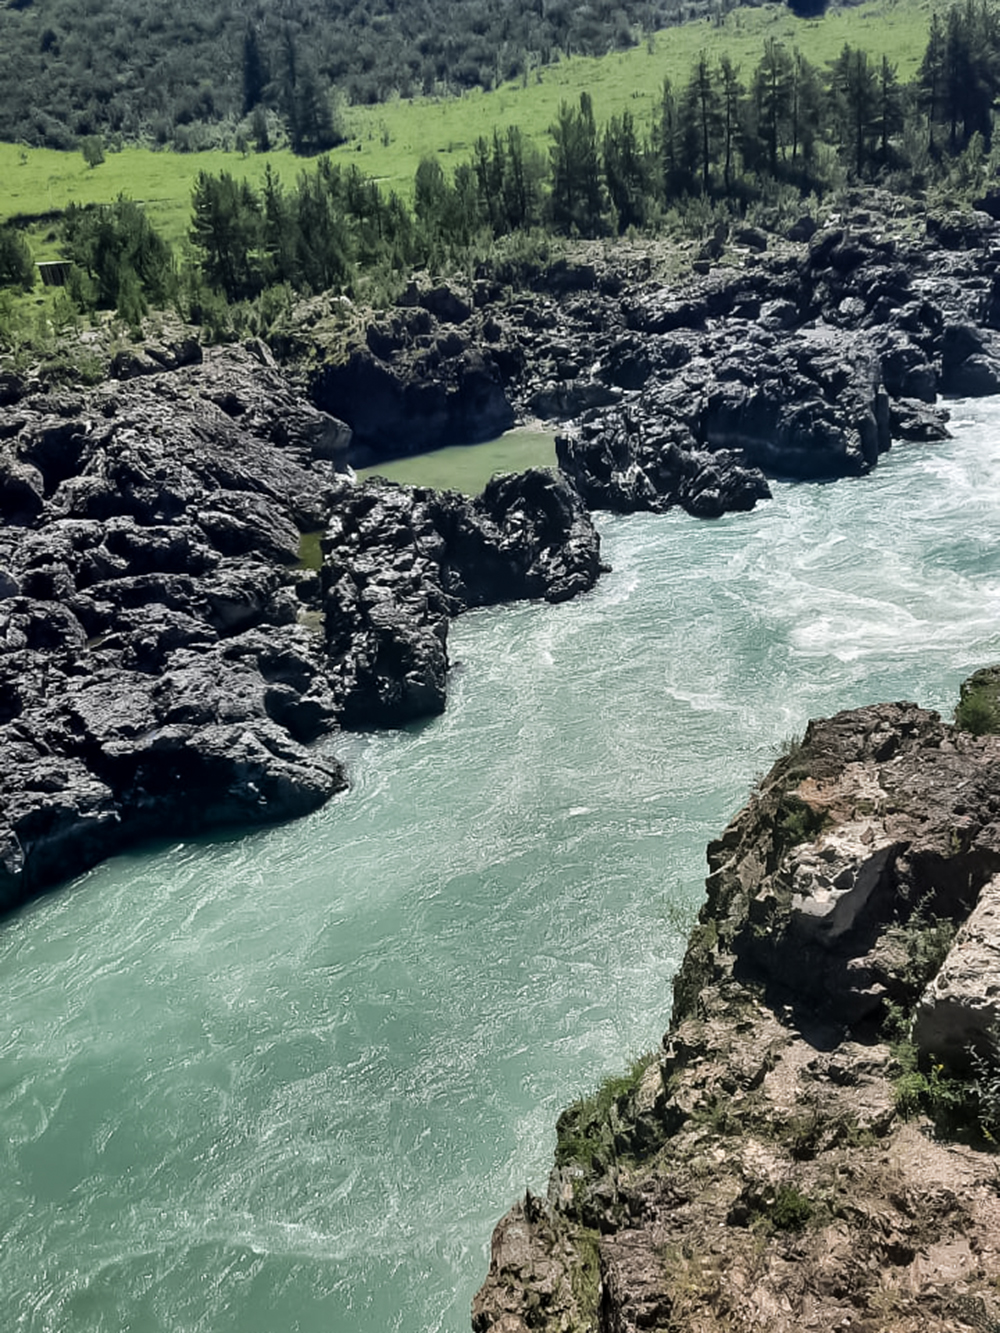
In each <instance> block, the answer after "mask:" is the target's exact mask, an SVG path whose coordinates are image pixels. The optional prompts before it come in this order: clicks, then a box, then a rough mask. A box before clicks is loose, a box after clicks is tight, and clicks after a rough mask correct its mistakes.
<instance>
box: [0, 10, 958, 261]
mask: <svg viewBox="0 0 1000 1333" xmlns="http://www.w3.org/2000/svg"><path fill="white" fill-rule="evenodd" d="M931 10H932V4H931V0H868V2H867V3H865V4H861V5H858V6H856V7H853V8H849V9H842V10H838V11H835V12H832V13H828V14H827V15H826V16H825V17H824V18H822V19H812V20H800V19H796V18H795V17H794V15H793V14H792V13H791V11H790V10H789V9H787V8H786V7H785V6H784V5H776V4H770V5H764V6H762V7H761V8H757V9H753V8H740V9H736V10H733V11H732V12H731V13H730V14H729V15H727V17H726V18H725V20H724V21H723V22H721V23H714V22H711V21H708V20H699V21H698V22H694V23H688V24H684V25H683V26H681V27H678V28H670V29H667V30H665V31H663V32H660V33H657V34H655V35H654V36H653V37H652V38H651V39H650V41H649V42H648V43H644V44H642V45H641V46H638V47H636V48H634V49H633V50H630V51H623V52H616V53H613V54H611V55H608V56H604V57H601V58H599V59H598V58H589V57H583V56H579V57H576V56H575V57H573V58H571V59H568V60H563V61H562V62H560V63H559V64H557V65H554V66H550V67H548V68H546V69H540V70H536V71H535V72H534V73H532V74H531V75H530V76H529V78H528V80H527V83H526V85H524V84H522V82H520V81H519V82H517V83H510V84H505V85H503V86H502V87H500V88H499V89H497V90H496V91H495V92H492V93H484V92H471V93H467V94H465V95H464V96H462V97H459V98H451V99H437V98H419V99H416V100H414V101H403V100H399V99H397V100H395V101H393V102H389V103H385V104H383V105H381V106H375V107H354V108H350V109H349V110H348V111H347V113H346V121H347V130H348V134H349V139H348V142H347V143H346V144H344V145H343V146H342V147H340V148H338V149H336V150H335V151H334V153H333V154H332V156H333V158H334V159H335V160H336V161H339V162H342V163H344V164H345V165H346V164H348V163H354V164H356V165H357V166H358V167H359V168H360V169H361V170H362V171H363V172H365V174H367V175H370V176H374V177H376V178H378V179H380V180H384V181H386V182H388V183H390V184H391V185H392V186H394V187H395V188H398V189H400V190H401V191H403V192H404V193H409V191H410V188H411V185H412V180H413V173H414V172H415V170H416V167H417V164H418V163H419V161H420V159H421V157H423V156H425V155H428V154H436V155H438V157H439V160H440V161H441V162H442V164H443V165H444V167H445V169H446V170H449V169H450V168H451V167H452V166H454V165H456V164H457V163H458V162H460V161H462V160H464V159H465V158H467V157H468V156H469V154H470V152H471V150H472V146H473V144H474V143H475V141H476V139H477V138H478V137H479V136H480V135H486V136H489V135H490V134H491V133H492V131H493V129H494V127H497V128H500V129H503V128H505V127H506V126H507V125H511V124H517V125H520V127H521V129H522V130H523V131H524V132H525V133H526V134H527V135H528V136H529V137H531V138H532V139H534V140H535V141H536V143H537V144H538V146H539V147H541V148H544V147H545V146H546V143H547V132H548V128H549V126H550V125H551V124H552V122H553V121H554V119H555V116H556V112H557V110H558V107H559V103H560V102H561V101H563V100H567V101H570V102H576V101H577V100H578V98H579V95H580V92H581V91H582V90H584V89H586V90H587V91H588V92H589V93H590V94H591V96H592V98H593V102H594V110H595V114H596V117H597V119H598V122H603V121H605V120H607V119H608V117H610V116H612V115H619V114H620V113H621V112H622V111H624V110H625V109H626V108H628V109H630V110H631V111H632V113H633V115H634V116H635V118H636V121H637V123H638V124H639V125H640V127H645V126H648V125H649V124H650V123H651V121H652V118H653V116H654V114H655V111H656V106H657V103H658V100H659V97H660V92H661V89H662V86H663V80H664V78H665V77H669V78H670V79H671V80H672V81H673V82H674V83H675V84H683V83H684V82H685V81H686V79H687V77H688V74H689V72H690V70H691V66H692V64H693V62H694V59H695V57H696V56H697V54H698V52H699V51H701V50H705V51H707V52H708V53H709V55H710V56H712V57H713V58H714V59H717V58H718V57H719V56H720V55H722V54H723V53H724V52H727V53H728V54H729V55H730V57H731V58H732V59H733V61H734V62H735V63H737V64H739V65H740V66H741V67H742V71H743V74H744V77H747V76H749V73H750V71H751V70H752V68H753V66H754V65H755V64H756V63H757V61H758V60H759V58H760V54H761V51H762V49H763V45H764V41H765V40H766V39H767V38H768V37H774V38H776V39H777V40H779V41H782V42H784V43H786V44H787V45H788V46H790V47H791V46H798V47H799V48H800V49H801V50H802V52H803V54H805V55H806V56H807V57H808V58H809V59H810V60H811V61H813V63H815V64H818V65H824V64H826V63H827V62H829V61H831V60H833V59H834V57H835V56H836V55H837V54H838V53H839V51H840V50H841V48H842V47H843V45H844V43H845V42H850V43H851V44H852V45H854V46H861V47H863V48H865V49H866V50H867V51H868V52H869V54H870V55H871V56H872V57H873V58H874V59H876V60H880V59H881V57H882V55H883V54H885V55H888V56H889V58H890V59H891V60H892V61H893V62H894V63H895V64H896V65H897V66H898V71H899V77H900V79H902V80H907V79H909V78H911V77H912V76H913V74H914V72H915V71H916V68H917V66H918V64H919V62H920V58H921V55H922V54H923V49H924V46H925V44H926V40H927V27H928V24H929V21H930V14H931ZM269 162H270V163H271V165H272V166H273V167H274V169H275V171H276V172H277V173H278V175H279V176H280V177H281V178H282V179H283V180H284V181H285V183H286V184H288V185H290V184H292V183H293V182H294V180H295V178H296V177H297V175H298V174H299V173H300V172H301V171H302V170H304V169H305V167H306V166H307V165H308V163H307V162H304V161H303V160H302V159H301V158H296V157H294V156H293V155H292V154H291V153H289V152H274V153H268V154H260V155H258V154H250V155H248V156H244V155H242V154H240V153H236V152H232V153H226V152H222V151H213V152H206V153H172V152H167V151H154V150H152V149H146V148H126V149H123V150H122V151H121V152H119V153H115V152H108V154H107V157H106V159H105V161H104V162H103V163H101V165H100V166H97V167H95V168H90V167H88V166H87V165H86V164H85V162H84V160H83V157H82V155H81V154H80V153H62V152H56V151H54V150H51V149H32V148H27V149H26V148H22V147H20V146H19V145H16V144H0V181H2V187H0V219H3V218H9V217H12V216H15V215H17V214H26V215H29V216H33V217H37V216H39V215H44V214H48V213H59V212H61V211H62V210H63V209H65V208H66V207H67V205H68V204H70V203H71V202H76V203H78V204H88V203H100V202H107V201H110V200H113V199H115V198H117V196H118V195H119V194H125V195H127V196H129V197H130V198H132V199H135V200H136V201H137V202H140V203H142V204H143V205H144V206H145V207H146V208H147V210H148V212H149V214H150V217H151V218H152V220H153V222H154V224H155V225H156V227H157V228H158V229H159V230H160V231H161V232H162V234H163V235H164V237H165V238H166V239H167V240H169V241H170V242H171V244H173V245H175V246H179V245H181V244H182V243H183V242H184V240H185V238H186V235H187V230H188V226H189V219H190V212H191V191H192V188H193V185H194V181H195V177H196V176H197V174H198V172H199V171H209V172H213V173H218V172H220V171H229V172H231V173H232V174H233V175H234V176H238V177H241V178H247V179H249V180H251V181H252V182H254V183H259V182H260V181H261V179H262V178H263V175H264V170H265V167H266V165H267V164H268V163H269ZM31 242H32V246H33V248H34V251H35V257H36V259H46V258H55V257H56V254H57V253H58V250H57V237H56V234H55V231H54V230H53V228H52V227H51V226H48V225H46V224H44V223H43V224H42V225H40V226H37V227H34V228H33V229H32V232H31Z"/></svg>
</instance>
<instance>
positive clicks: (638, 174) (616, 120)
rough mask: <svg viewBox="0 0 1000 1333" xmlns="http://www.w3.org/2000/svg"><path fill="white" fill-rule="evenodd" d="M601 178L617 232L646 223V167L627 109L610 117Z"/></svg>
mask: <svg viewBox="0 0 1000 1333" xmlns="http://www.w3.org/2000/svg"><path fill="white" fill-rule="evenodd" d="M602 156H603V160H604V179H605V182H606V183H607V187H608V195H609V196H610V199H611V203H612V206H613V207H614V210H615V214H616V216H617V220H618V234H619V235H621V234H622V232H624V231H626V230H627V229H628V228H629V227H642V226H644V225H645V223H646V219H647V214H648V204H649V168H648V165H647V162H646V155H645V153H644V152H643V150H642V147H641V145H640V143H639V139H638V136H637V134H636V131H635V120H634V118H633V116H632V113H631V111H624V112H623V113H622V114H621V116H612V117H611V119H610V120H609V121H608V124H607V127H606V128H605V131H604V139H603V144H602Z"/></svg>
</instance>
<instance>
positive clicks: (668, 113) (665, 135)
mask: <svg viewBox="0 0 1000 1333" xmlns="http://www.w3.org/2000/svg"><path fill="white" fill-rule="evenodd" d="M678 120H679V118H678V114H677V99H676V97H675V96H674V90H673V86H672V84H671V82H670V80H669V79H664V80H663V94H662V96H661V98H660V162H661V169H662V173H663V198H664V201H665V202H666V201H667V200H669V199H671V198H673V196H674V195H675V194H677V193H678V192H679V189H680V184H681V181H680V176H681V169H680V126H679V124H678Z"/></svg>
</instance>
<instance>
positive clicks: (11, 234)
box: [0, 227, 35, 292]
mask: <svg viewBox="0 0 1000 1333" xmlns="http://www.w3.org/2000/svg"><path fill="white" fill-rule="evenodd" d="M34 285H35V265H34V263H33V261H32V258H31V250H30V248H29V247H28V242H27V241H26V240H25V239H24V237H23V236H22V235H21V233H20V232H19V231H15V230H14V228H13V227H0V287H20V288H21V289H22V290H23V291H26V292H30V291H31V289H32V287H33V286H34Z"/></svg>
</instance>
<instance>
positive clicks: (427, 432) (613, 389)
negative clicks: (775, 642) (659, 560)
mask: <svg viewBox="0 0 1000 1333" xmlns="http://www.w3.org/2000/svg"><path fill="white" fill-rule="evenodd" d="M900 207H901V205H900V204H899V201H896V200H893V199H891V198H890V197H889V196H880V195H878V194H877V192H876V193H868V194H865V193H859V194H857V195H856V196H855V197H854V200H853V205H852V207H851V209H850V211H849V212H847V213H845V214H844V215H843V216H840V217H834V218H830V219H828V220H827V224H826V225H819V224H817V223H816V222H815V220H810V225H809V226H804V227H803V228H801V229H796V228H793V229H792V233H793V236H794V239H793V240H786V239H775V240H774V241H773V243H769V244H768V245H767V246H766V247H763V248H762V247H761V245H760V240H759V236H758V235H757V234H756V233H754V232H752V229H751V230H750V231H748V230H747V229H739V228H737V229H735V230H734V232H733V235H732V237H731V241H732V246H733V250H734V251H735V253H736V254H738V255H740V256H741V257H742V262H741V263H740V264H738V265H733V266H726V267H722V266H719V267H712V266H711V264H707V271H706V272H705V273H703V274H699V273H692V274H690V275H688V276H686V277H685V278H683V279H681V280H679V281H678V280H674V281H672V282H670V283H667V282H665V281H664V280H663V279H660V278H657V277H655V276H654V275H653V267H654V265H653V262H652V258H651V253H650V250H651V249H654V248H655V247H650V248H647V249H646V250H645V251H643V250H642V249H641V248H640V247H634V246H631V245H629V244H628V243H625V242H623V243H622V244H621V245H620V246H619V247H618V248H617V249H616V251H615V252H614V253H613V254H611V255H608V254H606V253H604V252H603V251H602V250H601V249H600V247H594V248H593V250H592V251H591V252H590V253H591V255H592V258H591V259H590V260H589V262H588V260H587V259H585V258H577V259H574V260H567V259H560V260H558V261H554V262H552V263H550V264H549V265H548V266H542V267H539V268H537V269H535V270H532V271H531V272H530V273H524V272H522V273H514V272H507V267H509V266H504V265H500V266H498V267H497V268H496V270H495V271H489V270H487V269H484V276H483V277H482V278H481V279H480V280H479V281H478V282H476V283H475V284H473V285H472V288H471V289H470V290H468V291H465V290H459V289H458V288H454V287H448V286H444V285H440V284H439V285H438V286H436V287H428V286H427V285H426V284H424V285H423V286H422V287H421V286H417V285H414V286H412V287H411V288H410V290H409V291H408V292H407V293H406V295H405V296H404V298H403V300H402V302H401V304H400V306H399V307H398V308H397V309H395V310H393V311H391V312H389V313H387V314H386V315H384V316H382V317H380V318H378V319H373V320H370V321H368V322H367V323H366V324H364V323H363V324H362V326H361V328H360V329H359V331H358V333H357V334H356V335H355V336H354V337H353V340H351V341H349V342H348V344H347V345H346V347H341V348H340V350H339V351H338V352H337V353H336V354H335V355H333V356H331V357H329V359H328V360H327V361H326V362H325V363H324V364H322V365H321V366H320V369H319V370H318V371H317V372H316V374H315V376H314V379H313V384H312V392H313V395H314V397H315V399H316V401H317V402H318V403H320V405H330V404H333V403H344V404H348V406H347V407H346V408H345V415H346V416H347V417H348V419H349V420H350V422H351V424H352V425H353V426H354V428H355V432H356V443H355V446H354V447H355V450H356V452H355V455H354V461H356V462H358V463H359V464H364V463H368V462H371V461H374V460H376V459H381V458H386V457H392V456H397V455H401V454H408V453H412V452H416V451H417V450H419V449H423V448H426V447H429V446H430V445H436V444H441V443H455V442H460V441H469V440H476V439H483V438H486V437H487V436H489V435H490V434H496V433H497V432H498V431H499V430H501V429H503V428H504V427H505V426H507V425H509V424H512V422H513V420H514V418H515V416H525V415H527V416H534V417H541V418H544V419H546V420H548V421H552V422H556V423H558V424H559V425H561V426H562V432H561V436H562V438H561V444H560V466H561V467H563V469H564V470H565V471H566V472H567V474H568V475H569V476H570V477H571V478H572V480H573V482H574V485H576V486H577V488H578V489H579V490H580V492H581V494H582V495H583V496H584V497H585V499H586V500H587V503H588V504H590V505H591V506H595V507H608V508H613V509H618V510H624V511H629V510H633V509H664V508H668V507H670V506H672V505H682V506H684V507H686V508H687V509H688V510H689V512H691V513H693V514H697V515H699V516H703V517H714V516H716V515H717V514H720V513H724V512H727V511H729V510H738V509H746V508H750V507H752V506H753V505H754V504H755V503H756V502H757V501H758V500H760V499H763V498H766V497H767V495H768V494H769V492H768V488H767V481H766V477H768V476H778V477H797V478H817V477H824V478H826V477H839V476H855V475H858V474H861V473H864V472H867V471H869V470H870V469H871V468H873V467H874V466H875V465H876V463H877V461H878V458H879V457H880V456H881V455H882V454H883V453H884V452H885V451H886V449H888V448H889V445H890V443H891V441H892V440H893V439H899V440H908V441H926V440H934V439H944V438H946V437H947V427H946V420H947V413H946V412H945V411H943V410H940V409H939V408H938V407H937V406H936V398H937V396H938V395H939V394H942V393H945V394H958V395H979V394H985V393H993V392H997V390H998V388H1000V341H998V338H997V335H996V333H995V332H994V330H995V329H996V328H998V327H1000V317H998V315H997V311H998V309H1000V302H998V299H997V296H996V282H997V277H996V267H997V253H996V252H997V224H996V223H995V222H993V220H992V219H991V218H989V217H988V216H986V214H969V215H959V216H956V217H951V216H947V217H935V218H930V219H927V221H926V234H925V235H923V236H921V235H920V234H919V233H918V232H917V230H916V228H915V226H914V218H913V217H910V216H900V215H899V209H900ZM716 248H718V247H716ZM703 267H704V266H703ZM515 280H516V281H517V283H518V284H519V285H518V287H517V288H516V289H514V290H512V288H511V286H510V285H509V284H510V283H511V282H512V281H515Z"/></svg>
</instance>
